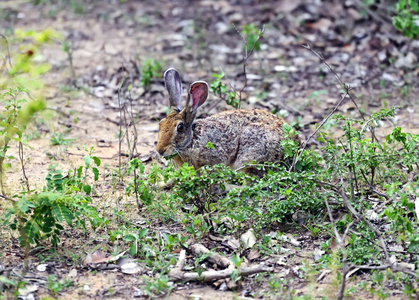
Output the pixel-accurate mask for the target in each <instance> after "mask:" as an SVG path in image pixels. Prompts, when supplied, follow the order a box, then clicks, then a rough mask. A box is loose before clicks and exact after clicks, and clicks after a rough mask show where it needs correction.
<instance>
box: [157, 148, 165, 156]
mask: <svg viewBox="0 0 419 300" xmlns="http://www.w3.org/2000/svg"><path fill="white" fill-rule="evenodd" d="M158 152H159V154H160V155H163V154H164V152H166V150H165V149H161V150H158Z"/></svg>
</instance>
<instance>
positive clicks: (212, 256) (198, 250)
mask: <svg viewBox="0 0 419 300" xmlns="http://www.w3.org/2000/svg"><path fill="white" fill-rule="evenodd" d="M190 249H191V251H192V253H193V254H195V255H208V258H207V260H208V261H209V262H211V263H214V264H216V265H217V266H219V267H220V268H224V269H225V268H228V267H229V266H230V265H231V264H232V263H231V261H230V260H229V259H228V258H227V257H225V256H222V255H221V254H218V253H211V251H210V250H208V249H207V248H206V247H204V246H203V245H201V244H194V245H192V246H190Z"/></svg>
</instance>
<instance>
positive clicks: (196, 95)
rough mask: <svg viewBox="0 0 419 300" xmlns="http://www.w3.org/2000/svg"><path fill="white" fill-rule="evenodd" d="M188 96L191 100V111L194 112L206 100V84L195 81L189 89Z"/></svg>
mask: <svg viewBox="0 0 419 300" xmlns="http://www.w3.org/2000/svg"><path fill="white" fill-rule="evenodd" d="M189 94H190V97H191V98H192V110H193V111H196V110H197V109H198V107H200V106H201V105H202V104H204V103H205V101H206V100H207V98H208V83H206V82H205V81H195V82H194V83H192V84H191V87H190V88H189Z"/></svg>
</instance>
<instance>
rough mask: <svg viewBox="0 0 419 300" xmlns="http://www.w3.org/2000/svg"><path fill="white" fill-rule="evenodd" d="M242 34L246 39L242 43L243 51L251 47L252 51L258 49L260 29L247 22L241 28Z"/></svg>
mask: <svg viewBox="0 0 419 300" xmlns="http://www.w3.org/2000/svg"><path fill="white" fill-rule="evenodd" d="M242 35H243V36H244V39H245V40H246V43H245V45H244V47H245V51H246V52H247V51H250V50H251V49H253V51H260V49H261V48H260V41H259V39H260V36H261V30H260V29H258V28H257V27H256V26H255V25H253V24H249V25H244V26H243V30H242Z"/></svg>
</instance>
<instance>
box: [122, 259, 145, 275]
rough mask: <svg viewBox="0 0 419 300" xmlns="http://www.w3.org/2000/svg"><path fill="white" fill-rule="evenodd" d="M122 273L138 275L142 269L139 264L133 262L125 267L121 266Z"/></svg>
mask: <svg viewBox="0 0 419 300" xmlns="http://www.w3.org/2000/svg"><path fill="white" fill-rule="evenodd" d="M121 271H122V273H124V274H137V273H140V272H141V268H140V266H139V265H138V264H137V263H135V262H131V263H127V264H125V265H122V266H121Z"/></svg>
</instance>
